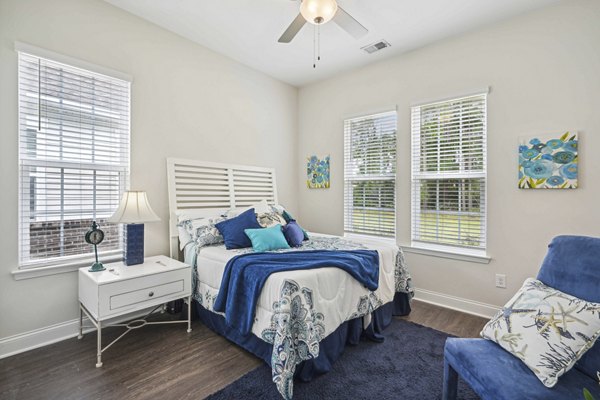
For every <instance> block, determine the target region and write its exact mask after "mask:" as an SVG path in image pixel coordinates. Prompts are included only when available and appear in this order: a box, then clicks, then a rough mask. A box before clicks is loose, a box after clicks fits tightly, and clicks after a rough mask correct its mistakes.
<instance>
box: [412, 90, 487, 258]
mask: <svg viewBox="0 0 600 400" xmlns="http://www.w3.org/2000/svg"><path fill="white" fill-rule="evenodd" d="M488 94H489V88H485V89H482V90H477V91H473V92H469V93H465V94H462V95H456V96H451V97H446V98H443V99H438V100H429V101H424V102H420V103H416V104H413V105H412V106H411V209H410V213H411V216H410V221H411V223H410V228H411V245H410V246H409V250H408V251H409V252H413V253H417V254H425V255H437V256H440V257H444V258H451V259H460V260H464V261H473V262H481V263H488V262H489V261H490V257H489V256H488V255H487V251H488V247H487V245H488V244H487V237H488V221H487V220H488V207H487V198H488V196H487V195H488V188H487V185H488V178H487V121H488ZM476 97H483V99H482V100H483V104H484V107H483V111H484V113H483V127H482V134H481V139H482V147H481V152H482V170H481V171H473V172H468V171H465V170H462V166H460V168H459V169H461V170H460V171H458V172H455V171H449V172H445V173H444V172H440V171H439V169H440V167H439V162H440V161H439V160H438V170H437V171H436V172H430V173H428V172H423V171H421V170H420V168H421V167H420V165H421V158H420V157H421V154H422V152H421V150H422V147H421V134H422V130H421V121H420V120H419V122H418V123H417V122H416V121H415V120H414V118H415V113H416V112H415V110H416V109H418V111H417V112H418V113H419V118H420V117H421V115H420V112H421V109H422V108H425V107H432V106H435V105H438V104H439V105H440V106H441V105H444V104H448V103H451V102H459V101H464V100H467V99H470V98H476ZM462 121H463V120H462V118H461V120H460V123H461V124H462ZM415 126H418V127H419V128H418V132H416V130H415ZM459 131H460V134H459V142H461V143H462V138H463V136H464V132H463V128H462V127H461V128H460V129H459ZM438 152H439V150H438ZM438 156H439V154H438ZM459 164H460V162H459ZM417 165H419V171H417V167H416V166H417ZM452 179H457V180H460V179H465V180H477V179H480V180H482V181H483V182H482V183H481V182H480V185H481V187H480V190H479V191H478V193H479V194H480V195H482V196H483V199H482V200H480V202H481V204H480V208H483V212H480V214H479V215H480V216H481V225H480V232H481V235H480V236H479V241H480V242H481V241H483V244H482V245H481V246H461V245H459V244H449V243H442V242H440V241H439V237H438V240H437V241H432V240H420V237H419V234H420V233H421V231H420V229H419V227H418V225H419V222H420V221H421V217H419V218H417V217H416V216H415V213H419V214H421V210H422V208H421V207H422V205H421V201H422V200H421V194H420V190H421V185H420V184H421V183H422V182H425V181H430V182H436V181H438V184H439V182H440V181H447V180H452ZM460 192H461V190H460V189H458V192H457V193H459V194H458V196H459V198H460ZM438 198H439V196H438ZM437 204H438V206H437V208H436V210H435V213H436V215H437V214H443V213H446V212H445V211H443V210H441V209H440V207H439V200H437ZM436 226H437V227H438V229H439V223H437V222H436Z"/></svg>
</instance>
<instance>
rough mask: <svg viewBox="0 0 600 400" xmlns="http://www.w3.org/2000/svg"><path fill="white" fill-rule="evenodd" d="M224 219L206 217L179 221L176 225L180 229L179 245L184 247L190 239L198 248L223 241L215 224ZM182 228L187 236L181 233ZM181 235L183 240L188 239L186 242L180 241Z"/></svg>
mask: <svg viewBox="0 0 600 400" xmlns="http://www.w3.org/2000/svg"><path fill="white" fill-rule="evenodd" d="M224 220H225V218H223V217H206V218H195V219H186V220H183V221H180V222H179V223H178V224H177V227H178V228H179V231H180V233H179V240H180V244H181V246H182V247H185V245H186V244H187V243H189V242H190V241H194V242H195V243H196V245H197V246H198V248H202V247H205V246H209V245H211V244H219V243H223V236H221V234H220V233H219V230H218V229H217V228H216V227H215V225H216V224H217V223H219V222H221V221H224ZM182 230H183V231H185V232H186V233H187V237H186V236H184V235H182V232H181V231H182ZM182 237H183V238H184V240H185V239H188V241H187V243H181V242H182Z"/></svg>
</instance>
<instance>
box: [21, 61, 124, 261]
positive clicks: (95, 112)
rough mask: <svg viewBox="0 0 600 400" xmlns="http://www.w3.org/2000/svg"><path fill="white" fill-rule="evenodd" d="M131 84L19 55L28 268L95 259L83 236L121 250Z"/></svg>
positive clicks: (108, 248)
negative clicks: (92, 229)
mask: <svg viewBox="0 0 600 400" xmlns="http://www.w3.org/2000/svg"><path fill="white" fill-rule="evenodd" d="M129 101H130V83H129V82H127V81H124V80H121V79H117V78H113V77H109V76H106V75H101V74H98V73H95V72H90V71H86V70H83V69H80V68H75V67H71V66H68V65H65V64H62V63H59V62H55V61H52V60H49V59H45V58H40V57H37V56H34V55H30V54H27V53H24V52H20V53H19V173H20V181H19V185H20V190H19V221H20V230H19V253H20V260H19V261H20V266H21V267H35V266H40V265H52V264H53V263H64V262H68V261H77V260H79V259H84V258H88V257H89V256H90V255H91V253H92V252H93V247H92V246H91V245H89V244H87V243H85V241H84V234H85V232H86V231H87V230H88V229H89V226H90V225H91V222H92V221H93V220H96V221H97V222H98V224H99V225H100V227H101V229H102V230H104V232H105V240H104V242H102V244H100V245H99V246H98V251H99V252H100V253H103V254H111V253H117V252H118V251H119V249H121V248H122V246H121V237H122V235H121V231H120V229H119V227H118V226H117V225H111V224H107V223H106V222H105V219H106V218H107V217H109V216H110V215H112V213H113V212H114V211H115V209H116V208H117V206H118V204H119V200H120V197H121V194H122V192H123V190H125V189H126V186H127V184H128V176H129Z"/></svg>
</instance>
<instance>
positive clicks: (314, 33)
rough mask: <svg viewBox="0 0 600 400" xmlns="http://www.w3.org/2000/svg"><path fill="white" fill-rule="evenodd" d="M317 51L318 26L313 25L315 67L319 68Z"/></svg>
mask: <svg viewBox="0 0 600 400" xmlns="http://www.w3.org/2000/svg"><path fill="white" fill-rule="evenodd" d="M316 52H317V27H316V26H314V27H313V68H317V61H316V59H317V57H316V55H315V54H316Z"/></svg>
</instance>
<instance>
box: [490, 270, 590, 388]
mask: <svg viewBox="0 0 600 400" xmlns="http://www.w3.org/2000/svg"><path fill="white" fill-rule="evenodd" d="M598 336H600V303H591V302H587V301H585V300H581V299H578V298H576V297H573V296H571V295H569V294H566V293H563V292H561V291H559V290H556V289H553V288H551V287H549V286H546V285H544V284H543V283H542V282H540V281H538V280H536V279H533V278H529V279H527V280H525V283H524V284H523V287H522V288H521V289H520V290H519V291H518V292H517V294H516V295H515V296H514V297H513V298H512V299H510V301H509V302H508V303H507V304H506V305H505V306H504V307H503V308H502V310H501V311H500V312H498V314H496V316H495V317H494V318H492V319H491V320H490V321H489V322H488V323H487V324H486V325H485V327H484V328H483V330H482V331H481V337H483V338H484V339H488V340H492V341H494V342H496V343H498V344H499V345H500V346H501V347H502V348H503V349H504V350H506V351H508V352H509V353H511V354H512V355H514V356H515V357H518V358H519V359H520V360H521V361H523V362H524V363H525V365H527V366H528V367H529V369H531V370H532V371H533V372H534V373H535V375H536V376H537V377H538V379H539V380H540V381H541V382H542V383H543V384H544V385H545V386H547V387H553V386H554V385H556V382H557V380H558V378H559V377H560V376H561V375H562V374H564V373H565V372H567V371H568V370H570V369H571V368H572V367H573V365H575V363H576V362H577V360H579V358H581V356H583V354H584V353H585V352H586V351H587V350H589V349H590V348H591V347H592V346H593V345H594V342H595V341H596V339H597V338H598Z"/></svg>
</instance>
